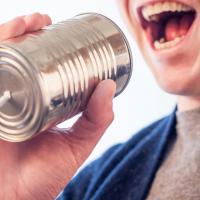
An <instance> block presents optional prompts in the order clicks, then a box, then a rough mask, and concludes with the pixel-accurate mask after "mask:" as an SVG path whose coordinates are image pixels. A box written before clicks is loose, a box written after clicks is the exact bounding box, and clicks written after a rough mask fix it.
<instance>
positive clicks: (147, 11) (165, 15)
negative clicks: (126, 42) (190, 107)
mask: <svg viewBox="0 0 200 200" xmlns="http://www.w3.org/2000/svg"><path fill="white" fill-rule="evenodd" d="M118 2H119V4H120V8H121V9H122V13H123V16H124V19H125V20H126V22H127V24H128V26H129V29H130V30H131V32H132V33H133V35H134V38H135V40H136V42H137V44H138V46H139V48H140V50H141V52H142V54H143V56H144V58H145V60H146V62H147V64H148V65H149V67H150V69H151V71H152V72H153V74H154V76H155V78H156V80H157V82H158V83H159V85H160V86H161V87H162V88H163V89H164V90H165V91H167V92H170V93H173V94H178V95H183V96H191V97H194V96H200V1H199V0H179V1H176V0H118Z"/></svg>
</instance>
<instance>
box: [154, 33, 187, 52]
mask: <svg viewBox="0 0 200 200" xmlns="http://www.w3.org/2000/svg"><path fill="white" fill-rule="evenodd" d="M183 38H184V36H181V37H176V38H175V39H174V40H171V41H167V42H165V39H164V38H161V39H160V40H159V41H157V40H156V41H155V42H154V47H155V49H156V50H161V49H168V48H171V47H173V46H175V45H177V44H178V43H179V42H180V41H181V40H183Z"/></svg>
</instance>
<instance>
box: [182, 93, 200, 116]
mask: <svg viewBox="0 0 200 200" xmlns="http://www.w3.org/2000/svg"><path fill="white" fill-rule="evenodd" d="M195 108H200V97H187V96H178V111H181V112H182V111H188V110H193V109H195Z"/></svg>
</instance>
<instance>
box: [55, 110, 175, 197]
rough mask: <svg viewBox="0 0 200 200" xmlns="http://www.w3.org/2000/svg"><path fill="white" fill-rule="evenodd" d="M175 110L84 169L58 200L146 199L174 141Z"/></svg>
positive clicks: (111, 149)
mask: <svg viewBox="0 0 200 200" xmlns="http://www.w3.org/2000/svg"><path fill="white" fill-rule="evenodd" d="M175 124H176V118H175V111H174V112H173V113H172V114H171V115H170V116H167V117H165V118H163V119H161V120H159V121H157V122H154V123H153V124H151V125H150V126H148V127H146V128H144V129H143V130H141V131H140V132H139V133H137V134H136V135H134V136H133V137H132V138H131V139H130V140H129V141H128V142H126V143H123V144H119V145H115V146H113V147H112V148H110V149H109V150H108V151H107V152H106V153H105V154H104V155H103V156H102V157H100V158H99V159H97V160H96V161H94V162H93V163H91V164H90V165H89V166H87V167H86V168H85V169H83V170H82V171H81V172H80V173H79V174H78V175H77V176H76V177H75V178H74V179H73V180H72V181H71V182H70V183H69V184H68V185H67V187H66V188H65V190H64V192H63V193H62V195H61V196H60V197H59V200H144V199H146V197H147V195H148V192H149V189H150V187H151V184H152V182H153V180H154V176H155V173H156V171H157V170H158V168H159V166H160V165H161V163H162V160H163V158H164V156H165V153H166V152H167V149H168V147H169V145H170V144H171V143H172V142H174V141H175V139H176V132H175Z"/></svg>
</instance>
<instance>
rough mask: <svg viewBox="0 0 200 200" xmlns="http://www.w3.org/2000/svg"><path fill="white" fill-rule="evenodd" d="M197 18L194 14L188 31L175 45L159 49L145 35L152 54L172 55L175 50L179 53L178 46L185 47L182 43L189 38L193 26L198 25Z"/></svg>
mask: <svg viewBox="0 0 200 200" xmlns="http://www.w3.org/2000/svg"><path fill="white" fill-rule="evenodd" d="M199 20H200V19H198V17H197V16H196V17H195V19H194V21H193V23H192V25H191V27H190V29H189V30H188V32H187V34H186V35H185V36H184V38H183V39H182V40H181V41H180V42H179V43H177V44H176V45H175V46H172V47H170V48H166V49H160V50H158V49H155V47H154V42H152V41H151V40H150V39H149V38H148V37H147V40H148V43H149V44H150V47H151V50H153V52H154V54H156V55H157V56H165V55H166V56H169V55H170V54H173V55H174V54H176V52H177V53H178V52H179V53H180V48H182V49H185V48H183V45H184V43H186V42H187V41H188V40H189V38H191V35H192V33H193V32H194V29H195V27H196V26H197V25H198V24H197V23H198V21H199ZM145 34H146V33H145ZM185 46H186V45H185Z"/></svg>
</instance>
